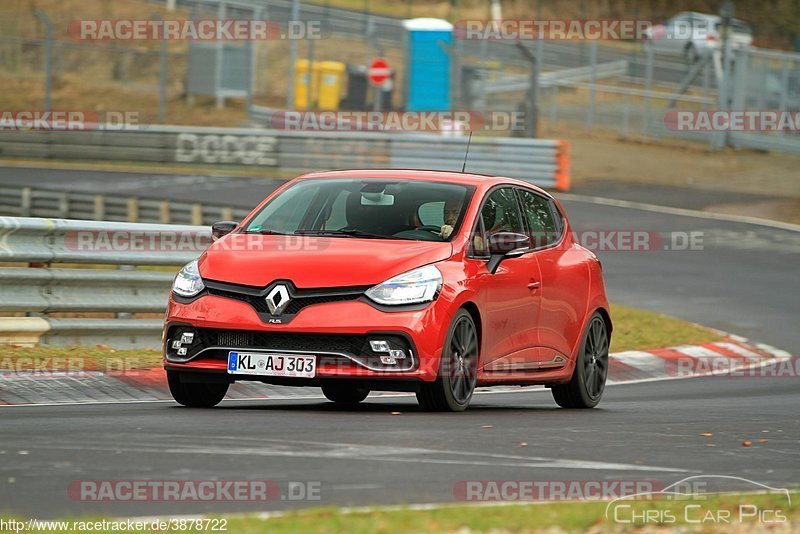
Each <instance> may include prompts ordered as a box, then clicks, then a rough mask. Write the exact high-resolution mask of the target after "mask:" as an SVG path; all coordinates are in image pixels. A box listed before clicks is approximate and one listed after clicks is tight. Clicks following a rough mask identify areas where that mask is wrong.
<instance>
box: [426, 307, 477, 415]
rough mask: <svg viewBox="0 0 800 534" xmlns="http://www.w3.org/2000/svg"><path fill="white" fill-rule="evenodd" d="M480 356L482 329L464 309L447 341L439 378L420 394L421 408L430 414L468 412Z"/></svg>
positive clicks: (453, 324)
mask: <svg viewBox="0 0 800 534" xmlns="http://www.w3.org/2000/svg"><path fill="white" fill-rule="evenodd" d="M478 355H479V347H478V329H477V328H476V327H475V321H473V319H472V316H471V315H470V314H469V312H467V311H466V310H464V309H461V310H459V311H458V313H456V316H455V317H454V318H453V322H452V323H451V324H450V330H449V331H448V333H447V338H446V339H445V343H444V349H443V351H442V358H441V362H440V364H439V376H438V377H437V379H436V381H434V382H430V383H428V382H426V383H423V384H422V386H421V387H420V390H419V392H417V401H418V402H419V405H420V406H421V407H422V408H423V409H424V410H427V411H429V412H463V411H464V410H466V409H467V406H469V402H470V400H472V394H473V393H474V392H475V384H476V383H477V378H478Z"/></svg>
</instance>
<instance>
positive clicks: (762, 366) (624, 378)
mask: <svg viewBox="0 0 800 534" xmlns="http://www.w3.org/2000/svg"><path fill="white" fill-rule="evenodd" d="M609 360H610V362H609V376H608V382H609V384H619V383H625V382H641V381H646V380H668V379H677V378H691V377H696V376H716V375H720V376H722V375H725V376H731V377H740V376H741V377H747V376H749V377H777V376H789V377H792V376H793V377H797V376H798V359H797V358H793V357H792V355H791V354H789V353H788V352H786V351H785V350H781V349H778V348H775V347H772V346H770V345H766V344H764V343H750V342H749V341H748V340H747V339H746V338H743V337H740V336H728V337H727V338H726V339H725V340H723V341H715V342H712V343H703V344H700V345H679V346H676V347H669V348H664V349H652V350H647V351H639V350H630V351H625V352H617V353H614V354H611V355H610V356H609Z"/></svg>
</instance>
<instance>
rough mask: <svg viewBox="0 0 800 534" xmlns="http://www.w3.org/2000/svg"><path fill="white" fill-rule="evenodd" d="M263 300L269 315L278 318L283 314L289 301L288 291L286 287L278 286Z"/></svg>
mask: <svg viewBox="0 0 800 534" xmlns="http://www.w3.org/2000/svg"><path fill="white" fill-rule="evenodd" d="M265 300H266V301H267V308H268V309H269V313H270V315H273V316H278V315H281V314H282V313H283V310H285V309H286V306H288V305H289V301H290V300H291V299H290V298H289V291H288V290H287V289H286V286H285V285H283V284H278V285H277V286H275V287H273V288H272V290H271V291H270V292H269V293H267V296H266V299H265Z"/></svg>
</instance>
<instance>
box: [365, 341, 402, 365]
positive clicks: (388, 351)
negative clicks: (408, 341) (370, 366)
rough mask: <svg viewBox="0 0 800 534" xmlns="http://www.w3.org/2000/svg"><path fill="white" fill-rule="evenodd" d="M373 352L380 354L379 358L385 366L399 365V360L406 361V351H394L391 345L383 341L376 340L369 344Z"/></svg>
mask: <svg viewBox="0 0 800 534" xmlns="http://www.w3.org/2000/svg"><path fill="white" fill-rule="evenodd" d="M369 346H370V348H371V349H372V352H375V353H378V357H379V358H380V360H381V363H382V364H383V365H397V360H404V359H405V358H406V353H405V351H404V350H400V349H393V348H392V346H391V344H390V343H389V342H388V341H386V340H383V339H375V340H371V341H370V342H369Z"/></svg>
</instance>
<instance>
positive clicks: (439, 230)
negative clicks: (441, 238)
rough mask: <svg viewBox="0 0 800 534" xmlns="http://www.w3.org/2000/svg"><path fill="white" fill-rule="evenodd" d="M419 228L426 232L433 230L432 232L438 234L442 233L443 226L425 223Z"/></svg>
mask: <svg viewBox="0 0 800 534" xmlns="http://www.w3.org/2000/svg"><path fill="white" fill-rule="evenodd" d="M417 230H422V231H424V232H431V233H434V234H436V235H441V234H442V227H441V226H436V225H434V224H423V225H422V226H420V227H419V228H417Z"/></svg>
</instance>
